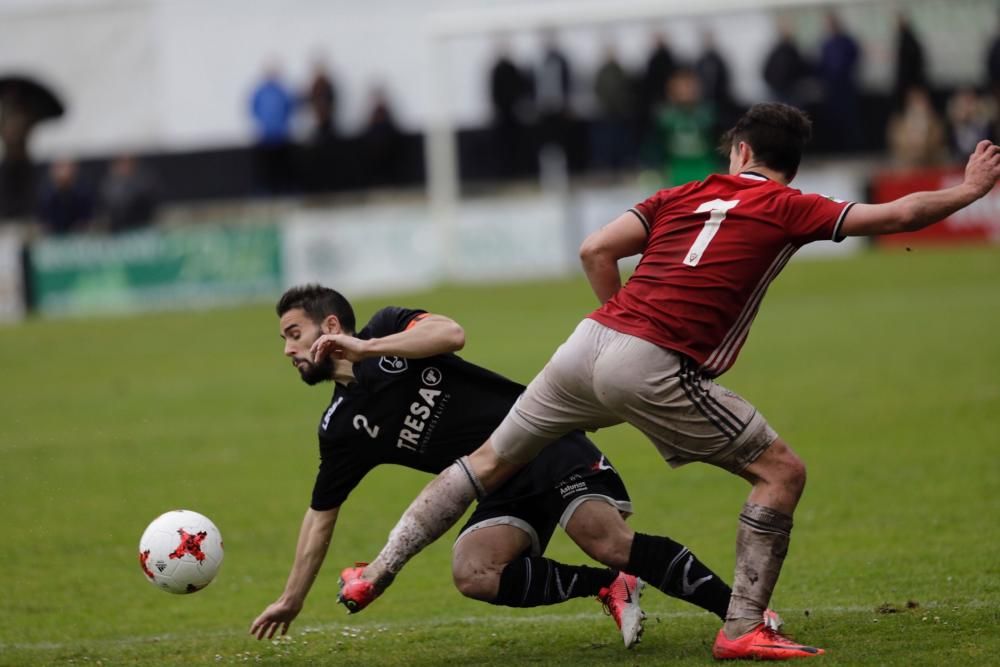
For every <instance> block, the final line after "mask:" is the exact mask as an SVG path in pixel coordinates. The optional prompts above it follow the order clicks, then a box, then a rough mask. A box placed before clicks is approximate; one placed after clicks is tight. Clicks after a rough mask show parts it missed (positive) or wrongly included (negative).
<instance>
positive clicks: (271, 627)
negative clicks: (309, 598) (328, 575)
mask: <svg viewBox="0 0 1000 667" xmlns="http://www.w3.org/2000/svg"><path fill="white" fill-rule="evenodd" d="M339 511H340V508H336V507H335V508H334V509H332V510H326V511H323V512H319V511H316V510H314V509H312V508H310V509H309V510H307V511H306V515H305V517H304V518H303V519H302V528H301V529H300V530H299V543H298V546H297V547H296V548H295V562H294V564H293V565H292V571H291V573H290V574H289V575H288V582H287V583H286V584H285V591H284V592H283V593H282V594H281V597H279V598H278V599H277V600H276V601H275V602H272V603H271V604H270V605H268V607H267V609H265V610H264V611H263V613H261V615H260V616H258V617H257V618H256V619H254V622H253V623H252V624H251V625H250V634H252V635H256V636H257V639H263V638H264V637H267V638H268V639H270V638H271V637H274V633H275V632H276V631H277V630H278V629H279V628H280V629H281V634H286V633H287V632H288V626H289V625H291V624H292V621H293V620H295V617H296V616H298V615H299V612H300V611H302V605H303V604H304V603H305V600H306V595H308V594H309V589H310V588H312V584H313V581H314V580H315V579H316V575H318V574H319V570H320V567H322V565H323V559H324V558H326V551H327V549H328V548H329V547H330V541H331V539H332V537H333V527H334V526H335V525H336V523H337V514H338V513H339Z"/></svg>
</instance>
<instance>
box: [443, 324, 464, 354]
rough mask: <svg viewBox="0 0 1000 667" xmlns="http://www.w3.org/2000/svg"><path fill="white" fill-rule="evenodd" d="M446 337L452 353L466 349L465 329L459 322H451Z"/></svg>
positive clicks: (445, 333)
mask: <svg viewBox="0 0 1000 667" xmlns="http://www.w3.org/2000/svg"><path fill="white" fill-rule="evenodd" d="M444 336H445V339H446V340H447V341H448V347H449V348H450V349H451V351H452V352H457V351H458V350H461V349H462V348H463V347H465V329H463V328H462V325H460V324H459V323H458V322H451V323H450V324H449V325H448V327H447V330H446V331H445V332H444Z"/></svg>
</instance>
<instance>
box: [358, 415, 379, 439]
mask: <svg viewBox="0 0 1000 667" xmlns="http://www.w3.org/2000/svg"><path fill="white" fill-rule="evenodd" d="M351 423H352V424H354V428H355V430H358V431H360V430H361V429H364V430H365V433H367V434H368V435H369V436H371V439H372V440H374V439H375V438H377V437H378V426H377V425H376V426H369V425H368V417H365V416H364V415H354V421H352V422H351Z"/></svg>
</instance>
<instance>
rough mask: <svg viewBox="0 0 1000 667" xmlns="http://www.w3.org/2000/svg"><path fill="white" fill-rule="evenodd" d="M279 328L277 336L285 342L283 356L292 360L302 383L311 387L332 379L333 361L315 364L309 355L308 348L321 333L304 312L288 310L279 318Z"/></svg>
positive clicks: (327, 359) (322, 361)
mask: <svg viewBox="0 0 1000 667" xmlns="http://www.w3.org/2000/svg"><path fill="white" fill-rule="evenodd" d="M279 327H280V334H279V335H280V336H281V338H282V339H283V340H284V341H285V356H286V357H288V358H290V359H291V360H292V365H294V366H295V368H296V369H298V371H299V375H300V376H301V377H302V381H303V382H305V383H306V384H310V385H312V384H318V383H320V382H325V381H327V380H330V379H332V378H333V360H331V359H330V358H329V357H326V358H324V359H322V360H320V361H319V362H315V361H313V360H312V355H311V354H310V353H309V348H310V347H312V344H313V343H315V342H316V339H317V338H319V337H320V336H321V335H322V334H323V331H322V329H320V326H319V325H318V324H316V323H315V322H313V321H312V320H311V319H310V318H309V316H308V315H307V314H306V312H305V311H304V310H302V309H301V308H293V309H292V310H289V311H288V312H287V313H285V314H284V315H282V316H281V321H280V323H279Z"/></svg>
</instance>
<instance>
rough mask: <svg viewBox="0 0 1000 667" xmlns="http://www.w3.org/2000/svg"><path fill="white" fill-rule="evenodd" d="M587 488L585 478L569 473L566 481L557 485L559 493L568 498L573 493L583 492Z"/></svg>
mask: <svg viewBox="0 0 1000 667" xmlns="http://www.w3.org/2000/svg"><path fill="white" fill-rule="evenodd" d="M586 490H587V480H585V479H583V478H581V477H580V476H579V475H570V476H569V477H568V478H567V479H566V481H564V482H563V483H562V484H560V485H559V495H560V496H562V497H563V498H568V497H569V496H572V495H573V494H575V493H583V492H584V491H586Z"/></svg>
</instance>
